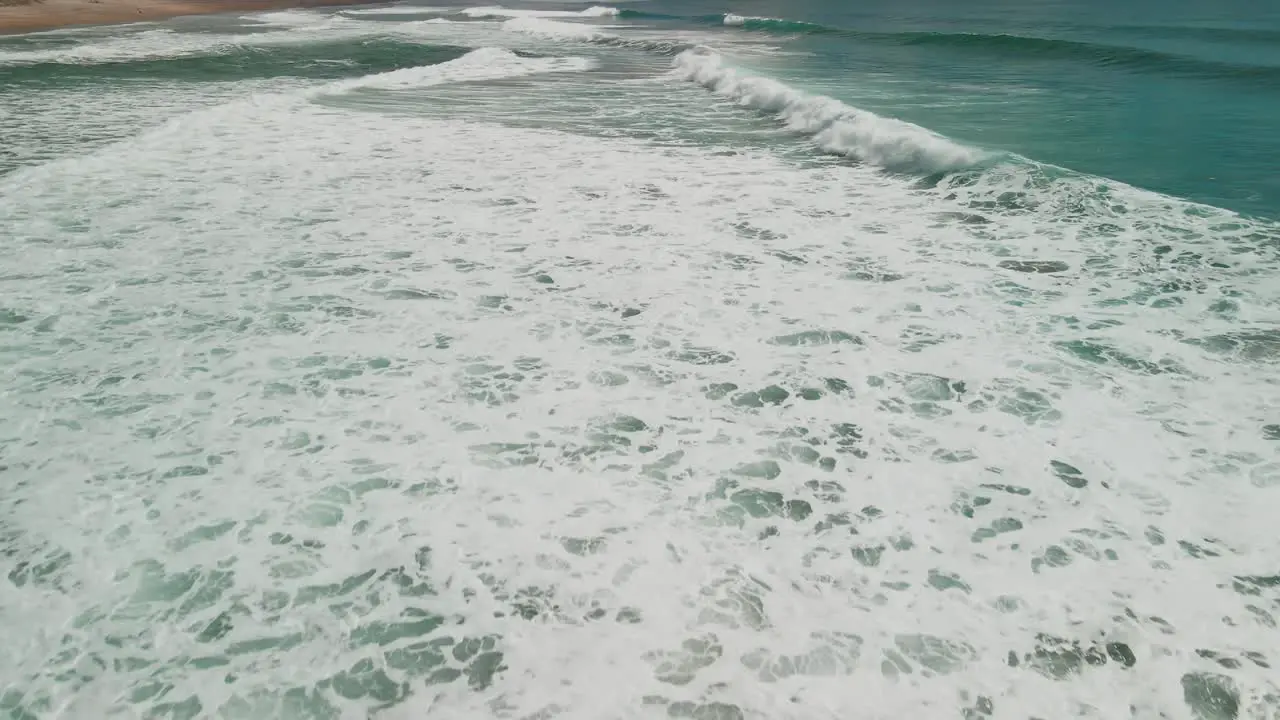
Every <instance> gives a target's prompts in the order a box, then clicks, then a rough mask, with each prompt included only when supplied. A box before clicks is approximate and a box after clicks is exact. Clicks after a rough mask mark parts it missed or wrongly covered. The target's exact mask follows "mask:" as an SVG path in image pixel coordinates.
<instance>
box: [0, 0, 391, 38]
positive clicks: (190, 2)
mask: <svg viewBox="0 0 1280 720" xmlns="http://www.w3.org/2000/svg"><path fill="white" fill-rule="evenodd" d="M375 1H382V0H365V2H361V0H28V1H27V2H23V1H22V0H17V2H14V0H9V2H8V3H6V2H5V0H0V36H4V35H20V34H23V33H31V32H41V31H48V30H60V29H63V28H72V27H88V26H95V25H120V24H127V23H136V22H153V21H157V20H167V19H169V18H174V17H180V16H183V15H214V14H217V13H227V12H262V11H265V10H281V9H287V8H311V7H333V6H340V5H357V4H369V3H370V2H375Z"/></svg>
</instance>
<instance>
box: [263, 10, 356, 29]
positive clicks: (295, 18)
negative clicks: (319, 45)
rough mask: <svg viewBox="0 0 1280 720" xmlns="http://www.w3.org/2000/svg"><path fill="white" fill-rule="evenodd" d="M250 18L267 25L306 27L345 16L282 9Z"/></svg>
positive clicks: (323, 23)
mask: <svg viewBox="0 0 1280 720" xmlns="http://www.w3.org/2000/svg"><path fill="white" fill-rule="evenodd" d="M248 17H249V19H251V20H254V21H256V22H260V23H263V24H265V25H277V26H279V27H289V28H304V27H308V26H312V25H325V24H328V23H331V22H334V21H340V20H342V19H343V18H341V17H338V16H335V15H322V14H319V13H315V12H308V11H306V10H281V11H279V12H269V13H262V14H260V15H250V16H248Z"/></svg>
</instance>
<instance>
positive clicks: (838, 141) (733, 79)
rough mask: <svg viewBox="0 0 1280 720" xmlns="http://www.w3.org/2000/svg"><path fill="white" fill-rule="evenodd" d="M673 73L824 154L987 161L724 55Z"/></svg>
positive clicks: (914, 162)
mask: <svg viewBox="0 0 1280 720" xmlns="http://www.w3.org/2000/svg"><path fill="white" fill-rule="evenodd" d="M674 73H675V74H676V76H677V77H680V78H682V79H685V80H689V81H692V82H695V83H697V84H699V85H701V86H703V87H705V88H707V89H708V90H711V91H712V92H715V93H717V94H719V95H723V96H726V97H729V98H732V99H733V100H735V101H737V102H738V103H739V104H740V105H744V106H747V107H752V108H755V109H757V110H763V111H765V112H771V113H776V114H777V116H778V118H779V119H780V120H782V121H783V122H784V123H786V125H787V127H788V128H790V129H792V130H794V131H796V132H800V133H803V134H805V135H808V136H809V137H810V138H811V139H812V140H813V142H814V143H815V144H817V145H818V146H819V147H820V148H822V149H823V150H826V151H828V152H832V153H836V154H839V155H844V156H846V157H849V158H852V159H855V160H860V161H863V162H868V163H871V164H873V165H878V166H880V167H883V168H885V169H889V170H901V171H922V172H940V171H947V170H957V169H960V168H965V167H970V166H973V165H975V164H977V163H978V162H979V161H981V160H982V159H983V158H984V157H985V153H983V152H982V151H980V150H977V149H974V148H970V147H966V146H964V145H960V144H958V143H956V142H953V141H951V140H948V139H947V138H945V137H943V136H941V135H938V134H936V133H934V132H932V131H929V130H926V129H925V128H922V127H920V126H918V125H912V124H911V123H908V122H903V121H901V120H895V119H893V118H885V117H880V116H879V115H876V114H875V113H871V112H867V111H865V110H860V109H858V108H854V107H850V106H849V105H845V104H844V103H842V102H840V101H838V100H835V99H832V98H829V97H825V96H821V95H808V94H806V93H803V92H800V91H798V90H795V89H794V88H791V87H788V86H787V85H785V84H783V83H781V82H778V81H776V80H771V79H768V78H761V77H750V76H744V75H740V74H739V73H738V72H737V71H735V70H733V69H732V68H729V67H726V66H725V65H724V60H723V58H722V57H721V56H720V55H719V54H717V53H715V52H712V51H710V50H707V49H705V48H697V49H693V50H686V51H684V52H682V53H680V55H678V56H677V57H676V59H675V70H674Z"/></svg>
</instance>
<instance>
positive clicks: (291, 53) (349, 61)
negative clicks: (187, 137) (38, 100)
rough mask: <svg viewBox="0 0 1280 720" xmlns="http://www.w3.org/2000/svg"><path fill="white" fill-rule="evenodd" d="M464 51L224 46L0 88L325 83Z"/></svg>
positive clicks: (55, 66) (47, 67)
mask: <svg viewBox="0 0 1280 720" xmlns="http://www.w3.org/2000/svg"><path fill="white" fill-rule="evenodd" d="M470 50H471V48H465V47H455V46H451V45H440V46H433V45H423V44H420V43H410V42H400V41H397V40H390V39H367V38H366V39H363V40H334V41H330V42H316V43H305V44H304V43H294V44H287V45H279V46H251V45H229V46H223V47H220V48H211V49H210V50H209V52H208V53H205V54H201V55H187V56H183V57H150V58H133V59H128V60H116V61H111V62H101V63H95V64H91V65H69V64H67V63H64V62H57V61H51V62H42V63H35V64H30V65H19V66H12V67H0V87H6V86H9V87H20V88H26V89H47V88H63V87H67V86H74V85H81V84H90V83H96V82H103V81H108V82H109V81H137V80H145V81H148V82H157V81H180V82H225V81H239V80H246V79H256V78H273V77H295V78H306V79H314V80H329V79H340V78H348V77H360V76H362V75H368V74H372V73H382V72H390V71H392V70H400V69H403V68H409V67H419V66H424V65H437V64H439V63H442V62H447V61H449V60H454V59H456V58H459V57H462V56H463V55H465V54H466V53H468V52H470Z"/></svg>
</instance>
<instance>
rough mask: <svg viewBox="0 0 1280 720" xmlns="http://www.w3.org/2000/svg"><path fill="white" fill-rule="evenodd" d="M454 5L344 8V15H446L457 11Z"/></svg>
mask: <svg viewBox="0 0 1280 720" xmlns="http://www.w3.org/2000/svg"><path fill="white" fill-rule="evenodd" d="M456 10H457V8H452V7H427V6H425V5H393V6H391V7H380V8H367V9H364V10H343V11H342V14H343V15H353V16H356V17H359V16H363V15H373V16H377V15H445V14H448V13H451V12H455V11H456Z"/></svg>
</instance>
